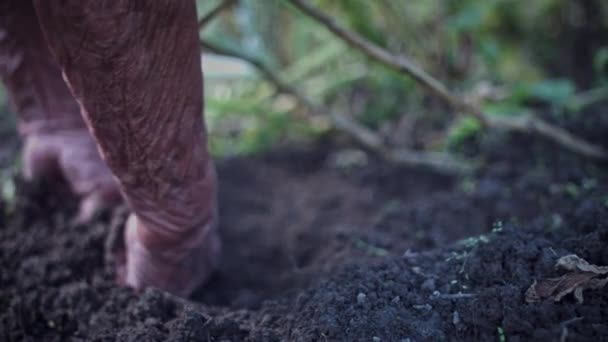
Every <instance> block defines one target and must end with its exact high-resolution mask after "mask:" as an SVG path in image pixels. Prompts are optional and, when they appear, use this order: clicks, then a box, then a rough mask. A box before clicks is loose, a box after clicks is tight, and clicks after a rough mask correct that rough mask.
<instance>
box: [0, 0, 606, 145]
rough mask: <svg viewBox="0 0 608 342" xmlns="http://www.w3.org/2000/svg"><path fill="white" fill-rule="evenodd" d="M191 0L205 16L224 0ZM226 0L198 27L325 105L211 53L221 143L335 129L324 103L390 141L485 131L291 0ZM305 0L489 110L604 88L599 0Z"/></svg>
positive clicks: (512, 112)
mask: <svg viewBox="0 0 608 342" xmlns="http://www.w3.org/2000/svg"><path fill="white" fill-rule="evenodd" d="M197 2H198V11H199V17H201V18H202V17H204V16H206V15H207V14H208V13H210V12H211V11H213V9H215V8H217V6H218V5H219V4H221V3H223V1H220V0H218V1H211V0H198V1H197ZM229 3H230V5H231V6H229V7H228V6H227V7H226V8H223V10H222V11H221V12H218V14H217V15H215V16H214V17H213V18H212V19H213V20H209V21H208V23H207V22H206V23H205V25H204V27H201V37H202V39H203V40H205V41H206V42H208V43H210V44H213V45H214V46H215V47H221V48H222V49H223V48H225V49H228V50H229V51H234V52H237V53H238V54H240V55H242V56H245V57H247V58H249V59H250V61H251V60H254V61H255V62H257V63H258V64H260V65H262V66H263V67H264V68H266V69H267V70H269V71H270V72H271V73H272V75H271V76H272V77H279V78H280V79H281V81H282V82H283V83H285V84H288V85H289V86H290V87H293V89H297V91H298V92H299V94H301V95H303V96H305V98H306V100H307V101H311V102H313V103H315V104H316V105H319V106H321V107H318V106H317V107H314V108H311V107H310V106H309V107H308V108H307V107H306V106H303V103H302V101H301V99H298V98H297V97H294V96H293V94H289V92H287V93H286V92H285V91H280V90H281V89H278V88H277V84H276V82H274V83H273V82H269V81H268V75H267V74H264V72H263V70H262V73H260V70H259V68H256V67H255V65H253V66H252V64H251V63H246V62H244V61H243V60H242V59H241V58H236V59H235V58H232V59H230V58H227V57H225V56H217V55H212V54H206V55H205V58H204V62H205V66H206V75H205V76H206V94H205V98H206V114H207V120H208V125H209V127H210V131H211V138H212V139H211V146H212V151H213V153H214V154H216V155H220V156H224V155H234V154H244V153H254V152H259V151H261V150H264V149H267V148H270V147H272V146H277V145H278V144H287V143H291V142H293V143H298V142H301V141H302V140H310V139H314V138H315V137H318V136H320V135H324V134H329V133H332V134H333V133H334V128H336V122H335V121H332V119H331V115H330V113H327V112H325V111H337V112H339V113H340V115H342V116H343V117H344V118H348V119H349V120H351V121H352V122H356V123H358V124H360V125H361V126H362V127H363V128H366V129H369V131H367V132H368V133H373V135H374V136H373V137H372V138H374V139H378V140H379V141H381V142H382V144H383V146H391V147H396V148H405V149H407V150H408V151H426V152H433V153H434V152H448V153H450V155H452V156H454V155H456V156H458V155H459V154H462V153H463V149H462V143H463V142H465V141H467V140H469V139H472V138H478V137H479V136H480V135H483V134H487V132H488V130H484V129H483V125H482V123H480V122H479V120H478V118H475V116H466V115H459V114H463V113H459V111H460V112H462V111H463V110H462V109H460V110H459V109H458V108H456V109H454V108H453V107H450V106H447V104H446V103H444V101H439V100H438V99H437V98H436V97H434V96H432V94H431V93H429V92H428V91H426V89H425V88H424V87H423V86H421V85H420V84H419V83H418V82H417V81H415V80H414V79H413V78H411V77H408V76H407V75H404V74H402V73H400V72H398V71H396V70H394V69H391V68H388V67H386V66H384V65H382V64H381V63H377V62H376V61H373V60H371V59H370V58H368V57H367V56H365V55H364V54H363V53H361V52H360V51H357V50H356V49H353V48H352V47H350V46H348V45H347V44H346V43H345V42H344V41H343V40H342V39H339V38H338V37H336V36H335V35H334V34H332V33H331V32H330V31H328V30H327V29H326V28H325V27H324V26H323V25H320V24H319V23H318V22H316V21H314V20H312V19H311V18H310V17H309V16H307V15H304V14H303V13H302V12H301V11H300V10H298V9H297V8H295V7H294V6H293V5H292V4H291V2H290V1H289V0H239V1H229ZM308 3H310V4H311V5H312V6H314V7H315V8H316V9H318V10H320V11H322V12H323V13H325V14H327V15H329V16H330V17H332V18H333V19H334V21H335V22H336V23H338V25H340V26H342V27H344V28H346V29H348V30H349V31H351V32H353V33H356V34H358V35H360V36H361V37H363V38H365V39H366V40H368V41H369V42H371V43H373V44H375V45H377V46H379V47H381V48H384V49H386V50H387V51H390V52H392V53H394V54H395V55H401V56H405V57H407V58H409V59H410V60H411V61H412V62H413V63H415V64H416V65H417V66H418V67H420V68H421V69H423V70H425V71H426V72H428V73H429V74H430V75H432V76H434V77H435V78H436V79H437V80H439V81H441V82H442V83H443V84H445V86H446V87H447V88H449V89H451V90H452V91H453V92H454V93H455V94H456V96H458V97H460V98H462V99H465V100H467V101H473V102H475V103H476V104H478V106H479V109H480V110H481V111H483V112H484V113H486V114H487V115H489V116H497V117H518V116H524V115H532V116H539V115H542V116H543V117H544V118H545V119H547V120H549V121H551V120H560V119H562V118H568V119H571V120H572V119H574V120H578V119H580V120H584V115H583V114H581V113H584V110H585V108H586V107H587V106H589V105H591V104H595V103H598V102H601V101H606V99H607V98H608V2H606V1H603V0H585V1H579V0H534V1H517V0H484V1H477V0H424V1H403V0H314V1H310V2H308ZM212 50H213V49H204V51H205V52H212ZM242 56H241V57H242ZM254 64H255V63H254ZM258 66H259V65H258ZM0 90H2V89H0ZM277 90H279V91H277ZM0 108H1V111H2V112H3V113H2V114H3V115H2V117H3V118H4V119H3V121H10V122H14V116H11V115H7V113H8V110H7V109H6V96H5V94H4V91H0ZM311 109H314V110H311ZM465 111H466V110H465ZM464 114H467V113H464ZM595 115H600V114H595ZM6 118H8V119H6ZM2 126H3V127H6V125H2ZM3 129H4V128H3ZM572 133H574V134H576V132H572ZM351 136H352V134H351ZM354 140H357V139H354ZM363 145H365V144H363Z"/></svg>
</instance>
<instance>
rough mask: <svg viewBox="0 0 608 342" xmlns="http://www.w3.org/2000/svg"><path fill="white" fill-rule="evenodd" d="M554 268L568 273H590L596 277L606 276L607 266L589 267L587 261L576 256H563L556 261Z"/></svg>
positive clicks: (607, 272)
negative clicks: (559, 268) (596, 275)
mask: <svg viewBox="0 0 608 342" xmlns="http://www.w3.org/2000/svg"><path fill="white" fill-rule="evenodd" d="M555 267H561V268H563V269H565V270H568V271H580V272H591V273H595V274H598V275H601V274H608V266H596V265H591V264H590V263H588V262H587V260H585V259H582V258H581V257H579V256H578V255H576V254H570V255H566V256H563V257H561V258H559V260H557V263H556V264H555Z"/></svg>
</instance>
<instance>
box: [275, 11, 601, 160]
mask: <svg viewBox="0 0 608 342" xmlns="http://www.w3.org/2000/svg"><path fill="white" fill-rule="evenodd" d="M287 1H289V2H290V3H291V4H292V5H293V6H295V7H296V8H298V9H299V10H300V11H301V12H303V13H304V14H306V15H307V16H308V17H310V18H312V19H314V20H315V21H317V22H318V23H320V24H321V25H323V26H324V27H325V28H326V29H328V30H329V31H330V32H332V33H333V34H335V35H336V36H338V37H339V38H340V39H342V40H344V41H345V42H346V43H348V44H349V45H350V46H351V47H353V48H355V49H357V50H359V51H361V52H363V53H364V54H365V55H367V56H368V57H370V58H372V59H373V60H376V61H377V62H380V63H382V64H384V65H386V66H388V67H390V68H392V69H395V70H396V71H398V72H400V73H402V74H406V75H409V76H411V77H412V78H414V79H415V80H416V81H418V82H419V83H421V84H422V85H424V86H425V87H426V88H428V89H429V90H430V91H431V92H432V93H433V94H434V95H435V96H437V97H439V98H440V99H442V100H444V101H445V102H446V103H448V104H449V105H450V106H452V107H453V108H454V109H456V110H458V111H462V112H464V113H468V114H470V115H473V116H475V117H476V118H477V119H478V120H479V121H481V123H482V124H483V125H486V126H488V127H493V128H499V129H508V130H515V131H519V132H523V133H527V134H532V135H534V134H537V135H540V136H542V137H545V138H547V139H549V140H552V141H554V142H555V143H557V144H559V145H561V146H563V147H565V148H567V149H569V150H571V151H573V152H576V153H578V154H581V155H583V156H585V157H589V158H593V159H598V160H608V152H606V151H605V150H604V149H603V148H602V147H600V146H596V145H593V144H591V143H589V142H587V141H585V140H583V139H581V138H578V137H576V136H574V135H572V134H570V133H569V132H567V131H565V130H563V129H562V128H559V127H557V126H554V125H552V124H550V123H548V122H545V121H543V120H541V119H539V118H536V117H526V118H525V119H519V118H501V119H500V120H498V119H495V118H493V117H489V116H488V115H487V114H485V113H483V112H482V111H481V110H480V108H479V107H478V106H477V105H475V104H473V103H470V102H467V101H465V100H462V99H460V98H458V97H457V96H455V95H454V94H453V93H452V92H451V91H450V90H449V89H448V88H447V87H446V86H445V85H444V84H443V83H441V82H440V81H438V80H437V79H435V78H434V77H433V76H431V75H430V74H428V73H427V72H425V71H424V70H422V69H421V68H419V67H418V66H416V64H414V63H413V62H412V61H410V60H409V59H408V58H406V57H404V56H401V55H395V54H393V53H392V52H390V51H388V50H386V49H384V48H382V47H380V46H377V45H375V44H374V43H372V42H369V41H368V40H366V39H365V38H363V37H361V36H359V35H358V34H356V33H354V32H350V31H348V30H347V29H345V28H343V27H341V26H340V25H338V24H337V23H336V22H335V21H334V20H333V18H331V17H329V16H327V15H325V14H324V13H322V12H320V11H319V10H317V9H315V8H314V7H312V6H310V5H308V4H306V3H305V1H303V0H287Z"/></svg>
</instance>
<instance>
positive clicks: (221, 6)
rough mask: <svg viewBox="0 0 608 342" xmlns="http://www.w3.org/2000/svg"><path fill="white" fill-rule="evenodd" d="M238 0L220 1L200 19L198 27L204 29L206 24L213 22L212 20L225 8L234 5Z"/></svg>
mask: <svg viewBox="0 0 608 342" xmlns="http://www.w3.org/2000/svg"><path fill="white" fill-rule="evenodd" d="M236 1H237V0H224V1H222V2H220V4H219V5H217V6H216V7H215V8H214V9H212V10H211V11H209V13H207V14H205V15H204V16H203V17H202V18H201V19H200V20H199V21H198V29H199V30H202V29H204V28H205V26H207V24H209V23H210V22H211V20H213V18H215V17H216V16H218V15H219V14H220V13H221V12H222V11H223V10H225V9H227V8H229V7H231V6H232V5H234V3H235V2H236Z"/></svg>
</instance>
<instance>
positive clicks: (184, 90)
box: [35, 0, 219, 296]
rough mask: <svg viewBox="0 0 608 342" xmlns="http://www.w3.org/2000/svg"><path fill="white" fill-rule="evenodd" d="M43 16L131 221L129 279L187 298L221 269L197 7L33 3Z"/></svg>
mask: <svg viewBox="0 0 608 342" xmlns="http://www.w3.org/2000/svg"><path fill="white" fill-rule="evenodd" d="M35 5H36V9H37V12H38V17H39V20H40V23H41V26H42V28H43V31H44V33H45V36H46V38H47V40H48V42H49V46H50V47H51V50H52V52H53V53H54V55H55V57H56V59H57V61H58V62H59V65H60V66H61V68H62V70H63V72H64V75H65V77H66V79H67V81H68V83H69V85H70V87H71V89H72V92H73V93H74V95H75V97H76V99H77V100H78V102H79V103H80V104H81V107H82V112H83V115H84V117H85V120H86V122H87V124H88V125H89V128H90V129H91V130H92V132H93V135H94V136H95V139H96V140H97V143H98V144H99V147H100V149H101V152H102V155H103V158H104V159H105V160H106V162H107V163H108V165H109V167H110V169H111V170H112V172H113V173H114V175H115V176H116V177H117V178H118V180H119V183H120V187H121V190H122V191H123V194H124V196H125V198H126V200H127V202H128V203H129V205H130V207H131V209H132V210H133V213H134V215H132V217H131V218H130V219H129V222H128V224H127V232H126V246H127V260H126V265H125V267H126V268H125V274H124V280H125V281H126V282H127V283H128V284H129V285H131V286H134V287H136V288H142V287H145V286H156V287H159V288H163V289H165V290H168V291H170V292H173V293H176V294H178V295H183V296H186V295H189V294H190V293H191V292H192V291H193V290H194V289H195V288H196V287H197V286H198V285H200V284H201V283H202V282H204V281H205V280H206V279H207V278H208V276H209V274H210V272H211V270H212V269H213V268H214V267H215V265H216V264H217V259H218V254H219V240H218V237H217V231H216V230H217V229H216V220H217V214H216V179H215V173H214V169H213V166H212V163H211V161H210V159H209V156H208V153H207V145H206V133H205V127H204V124H203V118H202V96H203V86H202V75H201V64H200V51H199V45H198V44H199V43H198V28H197V22H196V8H195V3H194V1H185V0H180V1H175V0H155V1H138V0H114V1H99V0H66V1H61V2H56V1H46V0H40V1H38V0H36V1H35Z"/></svg>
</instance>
